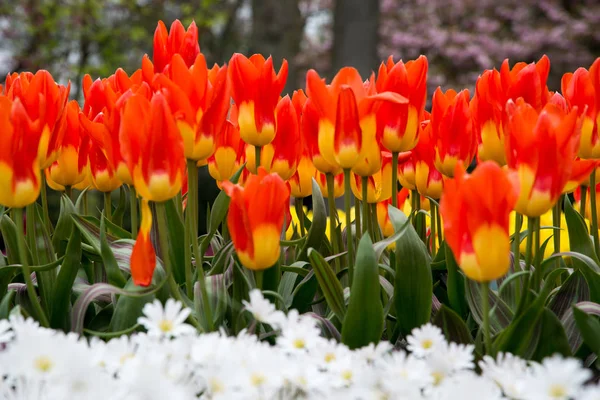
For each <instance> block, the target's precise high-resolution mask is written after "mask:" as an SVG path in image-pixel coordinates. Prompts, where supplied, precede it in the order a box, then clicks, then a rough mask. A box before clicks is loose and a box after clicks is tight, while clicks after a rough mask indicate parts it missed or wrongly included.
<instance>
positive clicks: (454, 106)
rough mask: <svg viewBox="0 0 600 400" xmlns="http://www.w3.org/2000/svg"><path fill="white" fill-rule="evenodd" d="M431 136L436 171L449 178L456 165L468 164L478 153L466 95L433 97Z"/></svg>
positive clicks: (438, 93)
mask: <svg viewBox="0 0 600 400" xmlns="http://www.w3.org/2000/svg"><path fill="white" fill-rule="evenodd" d="M431 133H432V136H433V140H434V141H435V167H436V168H437V170H438V171H440V172H441V173H442V174H444V175H445V176H448V177H452V174H453V173H454V169H455V167H456V164H457V163H458V162H459V161H461V162H463V163H465V164H467V165H469V164H470V163H471V161H472V160H473V158H474V157H475V153H476V151H477V140H476V137H475V130H474V129H473V120H472V118H471V111H470V109H469V91H468V90H463V91H462V92H460V93H458V94H457V93H456V92H455V91H454V90H452V89H450V90H448V91H447V92H446V93H443V92H442V90H441V89H440V88H438V89H437V90H436V91H435V93H434V94H433V105H432V109H431Z"/></svg>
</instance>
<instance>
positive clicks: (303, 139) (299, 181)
mask: <svg viewBox="0 0 600 400" xmlns="http://www.w3.org/2000/svg"><path fill="white" fill-rule="evenodd" d="M292 103H293V104H294V108H295V109H296V114H297V115H298V119H299V123H300V125H299V135H298V136H299V140H300V145H299V148H300V160H299V161H298V167H297V168H296V172H295V173H294V175H292V176H291V178H290V179H289V181H288V182H289V184H290V191H291V194H292V196H294V197H296V198H303V197H307V196H310V195H311V194H312V178H313V177H314V176H315V173H316V169H315V166H314V164H313V160H312V159H311V148H310V145H309V140H308V138H307V132H305V130H304V125H303V124H302V119H303V110H304V109H305V108H304V107H305V104H306V103H307V97H306V95H305V94H304V91H302V90H297V91H295V92H294V94H293V96H292ZM317 151H318V145H317Z"/></svg>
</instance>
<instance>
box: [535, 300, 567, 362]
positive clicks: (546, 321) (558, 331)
mask: <svg viewBox="0 0 600 400" xmlns="http://www.w3.org/2000/svg"><path fill="white" fill-rule="evenodd" d="M540 323H541V325H542V326H541V329H540V330H541V335H540V338H539V341H538V345H537V348H536V349H535V353H534V354H533V356H532V360H535V361H542V360H543V359H544V358H546V357H550V356H552V355H554V354H556V353H558V354H562V355H563V356H565V357H570V356H571V355H572V354H571V348H570V347H569V341H568V339H567V335H566V333H565V329H564V327H563V325H562V324H561V322H560V320H559V319H558V317H557V316H556V314H554V313H553V312H552V311H550V310H549V309H547V308H544V311H543V313H542V317H541V318H540Z"/></svg>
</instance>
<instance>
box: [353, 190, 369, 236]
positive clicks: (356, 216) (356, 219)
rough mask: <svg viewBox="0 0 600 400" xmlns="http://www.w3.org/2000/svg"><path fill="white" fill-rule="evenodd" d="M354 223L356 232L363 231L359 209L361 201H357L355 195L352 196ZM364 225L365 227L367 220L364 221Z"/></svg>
mask: <svg viewBox="0 0 600 400" xmlns="http://www.w3.org/2000/svg"><path fill="white" fill-rule="evenodd" d="M354 202H355V204H354V224H355V226H356V232H362V231H363V225H362V222H363V221H362V219H364V218H363V216H362V211H361V205H362V202H361V201H359V200H358V199H357V198H356V197H354ZM364 227H365V228H366V227H367V221H366V220H365V221H364Z"/></svg>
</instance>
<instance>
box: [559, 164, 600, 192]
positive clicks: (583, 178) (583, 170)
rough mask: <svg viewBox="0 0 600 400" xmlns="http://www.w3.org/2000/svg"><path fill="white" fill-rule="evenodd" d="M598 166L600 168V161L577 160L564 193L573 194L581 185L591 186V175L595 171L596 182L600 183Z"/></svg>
mask: <svg viewBox="0 0 600 400" xmlns="http://www.w3.org/2000/svg"><path fill="white" fill-rule="evenodd" d="M598 166H600V161H597V160H582V159H580V158H576V159H575V161H573V169H572V170H571V176H570V177H569V180H568V182H567V184H566V185H565V187H564V189H563V193H570V192H573V191H574V190H575V189H577V188H578V187H579V186H581V185H584V186H589V185H590V175H591V174H592V171H594V169H595V171H596V182H600V170H599V169H598Z"/></svg>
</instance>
